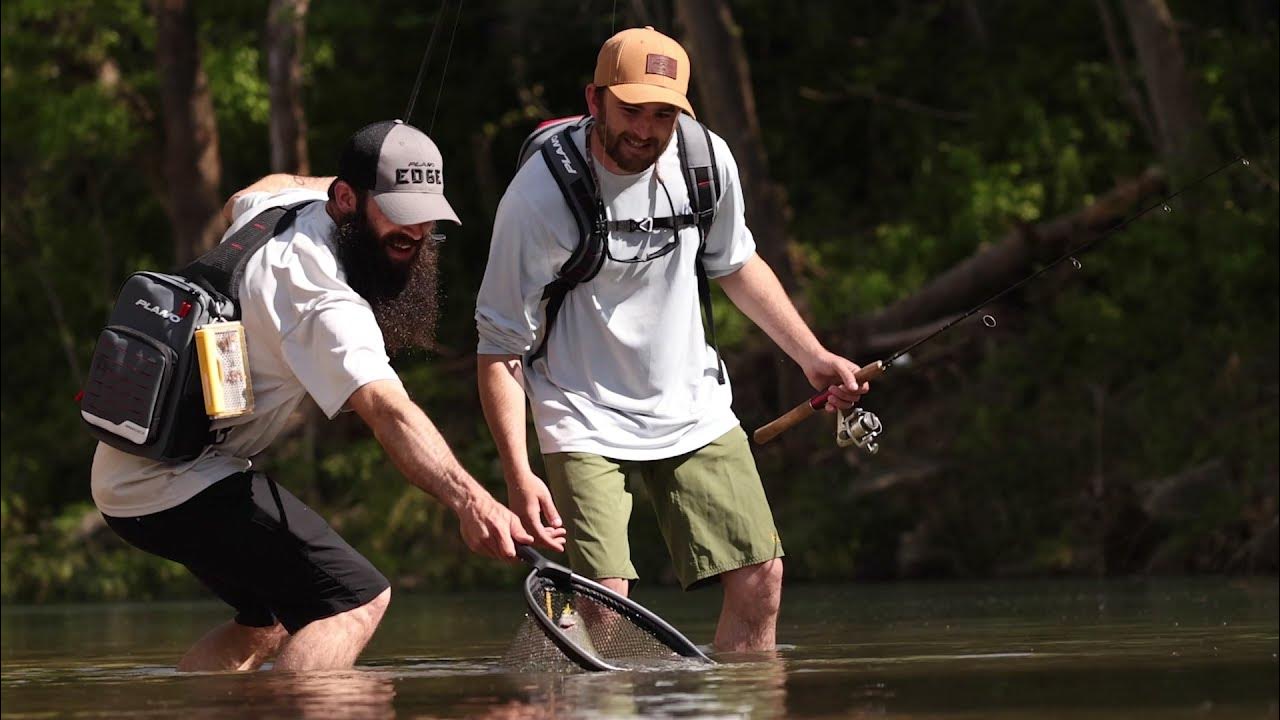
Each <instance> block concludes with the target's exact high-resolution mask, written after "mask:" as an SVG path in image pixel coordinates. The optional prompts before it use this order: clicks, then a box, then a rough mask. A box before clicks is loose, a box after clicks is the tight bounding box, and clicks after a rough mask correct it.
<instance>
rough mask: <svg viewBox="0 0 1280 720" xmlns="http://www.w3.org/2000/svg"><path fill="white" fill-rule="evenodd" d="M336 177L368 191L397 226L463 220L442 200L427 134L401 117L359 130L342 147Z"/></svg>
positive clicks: (440, 175)
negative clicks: (433, 221) (401, 119)
mask: <svg viewBox="0 0 1280 720" xmlns="http://www.w3.org/2000/svg"><path fill="white" fill-rule="evenodd" d="M338 179H340V180H345V181H346V182H347V183H349V184H350V185H351V186H352V187H354V188H356V189H357V190H367V191H369V194H370V195H371V196H372V197H373V199H374V201H376V202H377V203H378V209H380V210H382V214H383V215H386V216H387V219H388V220H390V221H391V222H393V223H395V224H397V225H417V224H418V223H424V222H428V221H431V220H451V221H453V222H455V223H458V224H459V225H461V224H462V221H461V220H459V219H458V215H457V213H455V212H454V211H453V208H452V207H450V206H449V201H447V200H445V199H444V158H443V157H441V155H440V150H439V149H438V148H437V147H436V144H435V143H433V142H431V138H429V137H427V135H426V133H424V132H422V131H421V130H419V129H418V128H416V127H414V126H412V125H407V124H405V123H404V122H401V121H400V120H384V121H382V122H376V123H373V124H372V125H366V126H364V127H362V128H360V129H359V130H357V131H356V134H354V135H352V136H351V138H350V139H349V140H347V144H346V146H345V147H344V148H343V149H342V157H341V158H340V159H339V160H338Z"/></svg>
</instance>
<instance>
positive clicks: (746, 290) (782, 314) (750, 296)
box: [717, 255, 869, 409]
mask: <svg viewBox="0 0 1280 720" xmlns="http://www.w3.org/2000/svg"><path fill="white" fill-rule="evenodd" d="M717 281H718V282H719V283H720V287H722V288H724V292H725V294H726V295H728V296H729V299H730V300H732V301H733V304H734V305H736V306H737V307H738V309H739V310H741V311H742V312H743V314H745V315H746V316H747V317H749V318H751V321H752V322H754V323H755V324H756V325H758V326H760V329H761V330H764V331H765V334H767V335H768V336H769V337H770V338H771V339H772V340H773V341H774V342H775V343H777V345H778V347H780V348H782V351H783V352H785V353H786V354H787V356H788V357H790V358H791V359H792V360H795V361H796V363H797V364H798V365H799V366H800V368H801V370H803V371H804V374H805V377H807V378H808V379H809V383H810V384H811V385H813V387H814V388H815V389H817V390H830V391H831V403H830V404H829V405H828V407H829V408H830V407H837V408H841V409H847V408H849V407H850V406H852V405H853V404H854V403H855V402H857V401H858V398H859V397H861V396H862V394H863V393H865V392H867V390H868V389H869V388H868V386H867V384H866V383H862V384H861V386H859V383H858V382H857V380H855V379H854V373H856V372H858V370H859V369H860V368H859V367H858V366H857V365H856V364H855V363H853V362H852V361H850V360H848V359H846V358H843V357H840V356H839V355H836V354H835V353H832V352H831V351H829V350H827V349H826V348H825V347H823V345H822V343H821V342H819V341H818V338H817V337H816V336H814V334H813V331H812V330H810V329H809V326H808V324H806V323H805V321H804V319H803V318H801V317H800V313H799V312H798V311H797V310H796V306H795V305H793V304H792V303H791V298H789V297H787V292H786V290H784V289H783V288H782V283H780V282H778V276H777V275H774V274H773V270H772V269H771V268H770V267H769V265H768V263H766V262H765V261H764V260H762V259H761V258H760V256H759V255H753V256H751V259H750V260H748V261H747V263H746V264H745V265H743V266H742V267H740V268H738V269H737V270H736V271H734V272H732V273H730V274H728V275H725V276H724V277H721V278H718V280H717Z"/></svg>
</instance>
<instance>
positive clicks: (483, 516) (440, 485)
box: [348, 380, 533, 558]
mask: <svg viewBox="0 0 1280 720" xmlns="http://www.w3.org/2000/svg"><path fill="white" fill-rule="evenodd" d="M348 403H349V405H350V406H351V408H352V409H353V410H355V411H356V413H357V414H359V415H360V417H361V418H362V419H363V420H364V421H365V423H367V424H368V425H369V427H370V428H372V429H373V434H374V436H375V437H376V438H377V439H378V442H379V443H380V444H381V445H382V447H383V449H385V450H386V451H387V454H388V455H390V456H391V460H392V462H394V463H395V465H396V467H397V468H398V469H399V470H400V472H401V473H403V474H404V476H405V478H406V479H408V481H409V482H410V483H412V484H413V485H415V486H417V487H419V488H421V489H422V490H423V491H424V492H426V493H427V494H429V495H431V496H432V497H435V498H436V499H438V500H439V501H440V502H442V503H444V504H445V505H446V506H447V507H448V508H449V509H450V510H452V511H453V512H454V513H455V514H456V515H457V516H458V521H459V523H460V524H461V526H462V538H463V540H465V541H466V543H467V547H469V548H471V549H472V550H473V551H475V552H477V553H480V554H482V555H488V556H489V557H495V558H514V557H515V556H516V549H515V543H521V544H530V543H532V542H533V537H532V536H531V535H529V534H528V533H526V532H525V531H524V528H523V527H521V525H520V519H519V518H517V517H516V516H515V515H514V514H513V513H512V512H511V511H510V510H508V509H507V508H506V507H505V506H503V505H502V503H500V502H498V501H497V500H496V499H494V497H493V495H491V494H490V493H489V491H488V490H485V489H484V487H483V486H481V485H480V483H478V482H476V480H475V478H473V477H471V474H470V473H468V472H467V471H466V470H465V469H464V468H463V467H462V465H461V464H460V463H459V462H458V459H457V458H456V457H454V454H453V451H451V450H450V449H449V446H448V444H447V443H445V440H444V437H442V436H441V435H440V433H439V431H437V430H436V427H435V425H434V424H433V423H432V422H431V420H430V419H429V418H428V417H427V415H426V413H424V412H422V409H421V408H419V407H418V406H417V404H415V403H414V402H413V401H412V400H410V399H409V396H408V394H406V393H405V391H404V387H403V386H402V385H401V384H400V383H399V382H396V381H394V380H375V381H373V382H371V383H368V384H365V385H363V386H361V387H360V389H358V390H356V391H355V392H354V393H352V394H351V398H350V400H348Z"/></svg>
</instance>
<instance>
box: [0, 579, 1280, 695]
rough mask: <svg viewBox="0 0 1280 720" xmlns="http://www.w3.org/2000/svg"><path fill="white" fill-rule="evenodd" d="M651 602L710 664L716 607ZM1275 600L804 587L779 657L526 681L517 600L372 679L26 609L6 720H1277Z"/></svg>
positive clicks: (457, 617) (1251, 590) (1221, 585)
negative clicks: (201, 664)
mask: <svg viewBox="0 0 1280 720" xmlns="http://www.w3.org/2000/svg"><path fill="white" fill-rule="evenodd" d="M636 598H637V599H638V600H639V601H640V602H642V603H644V604H645V605H646V606H648V607H650V608H651V609H653V610H655V611H657V612H658V613H659V614H661V615H663V616H664V617H665V618H666V619H667V620H669V621H670V622H672V624H674V625H675V626H676V627H678V628H680V629H681V630H682V631H683V632H684V633H685V634H686V635H687V636H689V637H690V638H691V639H692V640H694V642H697V643H700V644H701V643H707V642H709V641H710V639H711V637H712V635H713V633H714V628H715V626H714V618H715V614H716V611H717V607H718V603H719V591H718V590H717V589H715V588H711V589H707V590H703V591H696V592H693V593H680V592H678V591H673V590H668V589H662V588H652V587H647V588H646V587H642V588H641V589H640V590H639V591H638V592H637V594H636ZM1278 599H1280V591H1278V583H1277V580H1276V578H1255V579H1222V578H1211V579H1206V578H1197V579H1155V580H1150V579H1148V580H1105V581H1104V580H1098V581H1079V580H1074V581H1059V580H1055V581H1036V582H995V583H953V584H938V583H927V584H926V583H896V584H877V585H789V586H788V587H787V588H786V591H785V593H784V601H783V602H784V607H783V616H782V620H781V622H780V624H779V631H778V636H779V642H780V643H782V645H781V646H780V648H779V650H778V652H777V653H772V654H756V655H739V656H726V655H723V654H722V655H715V654H714V653H713V654H712V656H713V657H714V658H715V659H716V660H717V661H719V662H718V664H716V665H714V666H709V667H698V666H693V667H689V668H676V669H663V670H655V671H645V672H638V671H637V672H618V673H592V674H588V673H564V672H528V671H521V672H516V671H513V670H512V669H510V667H509V666H508V665H506V664H504V661H503V656H504V654H505V653H506V651H507V649H508V645H509V644H510V642H511V640H512V638H513V637H514V636H515V635H516V632H517V630H518V629H519V628H520V626H521V624H522V622H523V610H522V605H521V602H522V600H521V597H520V595H519V593H518V592H517V591H516V589H515V588H513V589H512V591H510V592H503V593H497V592H495V593H459V594H453V595H438V596H437V595H416V596H410V595H407V594H404V593H402V594H401V595H399V596H398V597H396V598H395V600H393V602H392V604H391V609H390V611H389V612H388V614H387V617H386V619H385V621H384V623H383V626H382V627H381V628H380V629H379V631H378V634H377V635H376V636H375V637H374V640H373V641H372V643H371V644H370V646H369V647H368V649H367V650H366V651H365V653H364V655H362V656H361V659H360V662H359V664H358V665H357V667H356V668H355V669H354V670H351V671H346V672H338V673H314V674H309V675H305V676H296V675H288V674H283V673H281V674H276V673H271V672H258V673H244V674H236V673H210V674H194V675H185V674H178V673H176V672H174V669H173V666H174V663H175V662H176V661H177V659H178V658H179V657H180V656H181V655H182V653H183V652H184V651H185V649H186V648H187V646H188V645H190V644H191V643H192V642H194V641H195V639H197V638H198V637H199V636H200V635H201V634H202V633H203V632H204V631H205V630H206V629H208V628H209V627H211V626H213V625H214V624H216V623H218V622H220V621H222V620H224V619H226V617H227V612H226V611H225V610H224V609H223V608H222V607H220V606H219V605H217V604H215V603H149V604H99V605H53V606H39V607H37V606H6V607H4V608H3V610H2V611H0V715H3V717H4V718H47V717H75V718H99V717H128V718H161V717H165V718H168V717H179V718H184V719H189V720H199V719H202V718H289V717H306V718H391V717H398V718H437V717H439V718H446V717H483V718H495V719H497V718H592V719H594V718H632V717H640V718H665V717H680V718H784V717H786V718H867V717H876V718H1162V719H1163V718H1276V717H1277V716H1278V715H1277V713H1278V709H1277V708H1278V702H1277V697H1278V696H1280V691H1278V687H1280V680H1278V679H1277V669H1278V666H1277V650H1278V641H1277V625H1278V620H1277V617H1278V610H1280V604H1278Z"/></svg>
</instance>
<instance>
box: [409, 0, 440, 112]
mask: <svg viewBox="0 0 1280 720" xmlns="http://www.w3.org/2000/svg"><path fill="white" fill-rule="evenodd" d="M448 4H449V0H441V2H440V9H439V10H438V11H436V21H435V22H434V23H432V24H431V36H430V37H429V38H427V50H426V52H424V53H422V62H421V63H419V64H418V77H417V78H416V79H415V80H414V81H413V91H412V92H410V93H409V107H407V108H405V109H404V118H403V119H404V121H405V123H406V124H407V123H408V122H409V118H411V117H412V116H413V106H414V103H416V102H417V101H418V90H420V89H421V88H422V78H423V76H424V75H426V72H427V60H428V59H429V58H430V57H431V47H432V46H433V45H435V42H436V30H437V29H439V28H440V18H442V17H443V16H444V9H445V7H446V6H447V5H448ZM450 47H452V41H450Z"/></svg>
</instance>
